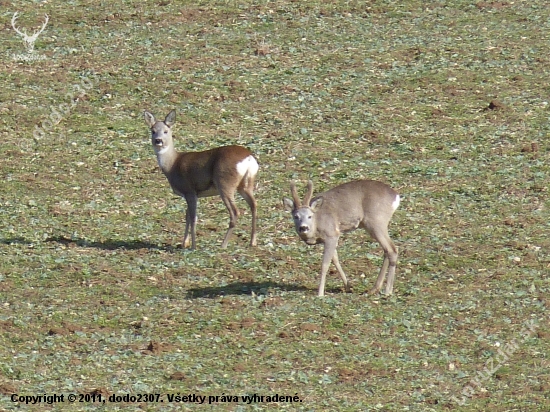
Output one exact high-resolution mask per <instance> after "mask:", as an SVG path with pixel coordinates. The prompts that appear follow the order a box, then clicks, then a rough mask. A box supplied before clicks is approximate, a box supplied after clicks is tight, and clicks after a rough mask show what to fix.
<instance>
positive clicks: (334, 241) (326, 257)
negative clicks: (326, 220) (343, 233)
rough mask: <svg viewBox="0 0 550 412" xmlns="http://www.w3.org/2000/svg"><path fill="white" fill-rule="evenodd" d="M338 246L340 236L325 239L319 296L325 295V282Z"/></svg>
mask: <svg viewBox="0 0 550 412" xmlns="http://www.w3.org/2000/svg"><path fill="white" fill-rule="evenodd" d="M337 246H338V238H337V237H331V238H327V239H325V249H324V250H323V261H322V263H321V281H320V283H319V293H318V295H317V296H325V282H326V280H327V272H328V267H329V265H330V261H331V260H332V258H333V256H334V254H335V253H336V247H337Z"/></svg>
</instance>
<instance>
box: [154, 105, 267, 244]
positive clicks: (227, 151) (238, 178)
mask: <svg viewBox="0 0 550 412" xmlns="http://www.w3.org/2000/svg"><path fill="white" fill-rule="evenodd" d="M143 116H144V118H145V123H147V125H148V126H149V128H150V129H151V143H152V145H153V149H154V151H155V153H156V155H157V161H158V164H159V167H160V169H161V170H162V172H163V173H164V175H165V176H166V178H167V179H168V182H169V183H170V186H171V187H172V190H173V191H174V193H175V194H176V195H178V196H182V197H183V198H184V199H185V201H186V202H187V212H186V218H185V234H184V237H183V247H184V248H185V247H187V246H189V231H190V232H191V249H195V245H196V243H195V236H196V235H195V233H196V232H195V226H196V223H197V202H198V199H199V198H201V197H209V196H216V195H220V197H221V198H222V201H223V203H224V204H225V207H227V210H228V211H229V229H228V230H227V233H226V234H225V238H224V239H223V242H222V248H226V247H227V244H228V242H229V238H230V237H231V233H232V232H233V228H234V227H235V224H236V223H237V218H238V216H239V210H238V209H237V207H236V206H235V192H239V193H240V195H241V196H242V197H243V198H244V200H245V201H246V203H248V206H250V210H251V212H252V233H251V235H250V245H251V246H256V199H255V198H254V179H255V177H256V174H257V173H258V168H259V166H258V162H257V161H256V159H255V158H254V156H253V155H252V153H251V152H250V151H249V150H248V149H246V148H244V147H242V146H222V147H217V148H215V149H210V150H206V151H204V152H177V151H176V149H175V148H174V140H173V137H172V125H173V124H174V122H175V120H176V111H175V110H172V111H171V112H170V113H168V115H167V116H166V118H165V119H164V121H162V120H156V119H155V116H153V115H152V114H151V113H149V112H148V111H145V112H144V113H143ZM189 229H191V230H189Z"/></svg>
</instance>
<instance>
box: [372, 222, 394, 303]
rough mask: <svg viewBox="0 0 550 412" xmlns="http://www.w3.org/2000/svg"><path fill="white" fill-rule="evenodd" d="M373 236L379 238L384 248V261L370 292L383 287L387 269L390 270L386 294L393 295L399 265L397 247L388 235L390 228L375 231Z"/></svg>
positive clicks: (375, 291)
mask: <svg viewBox="0 0 550 412" xmlns="http://www.w3.org/2000/svg"><path fill="white" fill-rule="evenodd" d="M372 235H373V237H374V238H375V239H376V240H378V243H380V245H381V246H382V249H384V263H382V268H381V269H380V273H379V275H378V279H376V283H375V284H374V287H373V288H372V289H371V290H370V291H369V294H374V293H378V292H379V291H380V289H382V283H384V278H385V277H386V271H387V272H388V277H387V282H386V290H385V293H386V295H391V294H392V292H393V283H394V281H395V269H396V267H397V247H395V245H394V244H393V242H392V241H391V239H390V236H389V235H388V230H387V229H384V230H379V231H377V232H376V231H373V233H372Z"/></svg>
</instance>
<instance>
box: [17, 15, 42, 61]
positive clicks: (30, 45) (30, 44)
mask: <svg viewBox="0 0 550 412" xmlns="http://www.w3.org/2000/svg"><path fill="white" fill-rule="evenodd" d="M17 14H18V13H17V12H15V13H13V17H12V18H11V25H12V27H13V29H14V30H15V32H16V33H17V34H19V35H20V36H21V37H23V41H24V42H25V48H26V49H27V55H26V56H25V55H19V56H15V57H19V59H21V60H39V58H38V56H35V55H34V43H35V42H36V39H38V36H40V33H42V32H43V31H44V29H45V28H46V25H47V24H48V20H49V19H50V18H49V17H48V15H47V14H46V15H45V16H46V20H45V21H44V24H43V25H42V27H41V28H40V30H38V31H37V32H35V33H34V34H33V35H32V36H29V35H28V34H27V32H26V31H21V30H19V29H18V28H17V27H16V26H15V22H16V20H17Z"/></svg>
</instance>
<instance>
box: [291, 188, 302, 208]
mask: <svg viewBox="0 0 550 412" xmlns="http://www.w3.org/2000/svg"><path fill="white" fill-rule="evenodd" d="M290 193H292V200H293V201H294V207H295V208H299V207H300V206H301V204H302V203H301V202H300V198H299V197H298V192H296V183H294V182H290Z"/></svg>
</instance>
